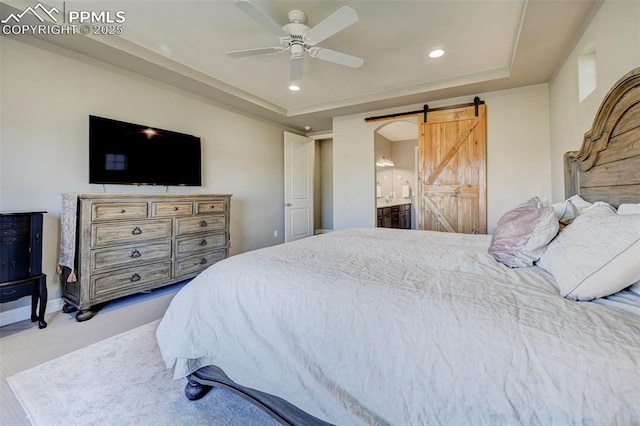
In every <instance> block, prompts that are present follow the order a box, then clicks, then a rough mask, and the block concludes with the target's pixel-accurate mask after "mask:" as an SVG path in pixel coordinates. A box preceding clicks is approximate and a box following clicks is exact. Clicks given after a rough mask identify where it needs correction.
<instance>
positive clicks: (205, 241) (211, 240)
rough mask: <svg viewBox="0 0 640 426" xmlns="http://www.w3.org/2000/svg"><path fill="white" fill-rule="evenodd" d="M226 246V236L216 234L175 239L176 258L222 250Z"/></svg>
mask: <svg viewBox="0 0 640 426" xmlns="http://www.w3.org/2000/svg"><path fill="white" fill-rule="evenodd" d="M226 244H227V234H226V233H225V232H216V233H213V234H203V235H198V236H194V237H181V238H178V239H176V256H177V257H181V256H187V255H190V254H193V253H199V252H202V251H204V250H212V249H216V248H224V247H226Z"/></svg>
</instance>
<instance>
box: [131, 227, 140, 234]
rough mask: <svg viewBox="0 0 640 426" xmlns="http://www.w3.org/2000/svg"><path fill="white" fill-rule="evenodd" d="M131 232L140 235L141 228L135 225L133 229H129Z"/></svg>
mask: <svg viewBox="0 0 640 426" xmlns="http://www.w3.org/2000/svg"><path fill="white" fill-rule="evenodd" d="M131 233H132V234H133V235H140V234H142V229H140V227H138V226H136V227H135V228H133V231H131Z"/></svg>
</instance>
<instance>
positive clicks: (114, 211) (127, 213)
mask: <svg viewBox="0 0 640 426" xmlns="http://www.w3.org/2000/svg"><path fill="white" fill-rule="evenodd" d="M145 217H147V203H93V204H92V205H91V220H92V221H101V220H114V219H143V218H145Z"/></svg>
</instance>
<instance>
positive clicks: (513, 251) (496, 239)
mask: <svg viewBox="0 0 640 426" xmlns="http://www.w3.org/2000/svg"><path fill="white" fill-rule="evenodd" d="M558 228H559V225H558V219H557V217H556V215H555V212H554V211H553V208H551V207H550V206H546V205H544V204H543V203H542V201H540V199H539V198H538V197H534V198H532V199H530V200H529V201H526V202H524V203H522V204H520V205H519V206H516V207H515V208H514V209H513V210H510V211H508V212H507V213H505V214H504V215H503V216H502V217H501V218H500V220H499V221H498V223H497V224H496V229H495V230H494V231H493V237H492V238H491V246H489V254H491V256H493V257H494V258H495V259H496V260H497V261H498V262H500V263H503V264H505V265H507V266H509V267H511V268H520V267H526V266H533V262H535V261H536V260H538V259H539V258H540V255H541V254H542V253H543V252H544V250H545V248H546V247H547V244H549V241H551V240H552V239H553V237H555V236H556V234H557V233H558Z"/></svg>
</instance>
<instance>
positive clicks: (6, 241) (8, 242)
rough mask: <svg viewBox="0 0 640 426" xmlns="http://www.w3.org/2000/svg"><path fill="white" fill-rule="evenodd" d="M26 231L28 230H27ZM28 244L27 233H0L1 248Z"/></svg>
mask: <svg viewBox="0 0 640 426" xmlns="http://www.w3.org/2000/svg"><path fill="white" fill-rule="evenodd" d="M27 231H28V230H27ZM28 242H29V233H28V232H27V233H26V234H25V233H24V232H15V233H13V234H12V233H10V232H7V233H6V234H4V233H0V245H3V246H12V245H15V244H27V243H28Z"/></svg>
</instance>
